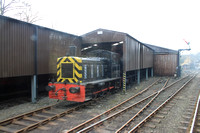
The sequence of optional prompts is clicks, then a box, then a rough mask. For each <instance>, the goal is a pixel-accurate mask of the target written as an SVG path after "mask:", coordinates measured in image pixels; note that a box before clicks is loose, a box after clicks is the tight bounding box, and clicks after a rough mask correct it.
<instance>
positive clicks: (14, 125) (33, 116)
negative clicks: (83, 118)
mask: <svg viewBox="0 0 200 133" xmlns="http://www.w3.org/2000/svg"><path fill="white" fill-rule="evenodd" d="M96 100H100V98H97V99H94V100H91V101H88V102H85V103H83V104H79V105H74V106H75V107H70V108H69V109H67V110H66V109H61V110H58V109H56V108H57V104H54V105H50V106H46V107H43V108H39V109H37V110H34V111H31V112H28V113H24V114H21V115H18V116H15V117H12V118H9V119H6V120H3V121H0V132H8V133H20V132H28V131H31V130H33V129H35V128H38V127H40V126H43V125H45V124H47V123H48V122H50V121H53V120H56V119H59V118H61V117H64V116H66V115H67V114H71V113H72V112H74V111H77V110H79V109H81V108H83V107H85V106H88V105H91V104H93V103H94V102H96ZM63 110H64V111H63Z"/></svg>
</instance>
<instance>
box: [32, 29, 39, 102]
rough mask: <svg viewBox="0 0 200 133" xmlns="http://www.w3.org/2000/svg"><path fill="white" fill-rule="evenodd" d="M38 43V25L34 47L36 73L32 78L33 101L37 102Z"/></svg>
mask: <svg viewBox="0 0 200 133" xmlns="http://www.w3.org/2000/svg"><path fill="white" fill-rule="evenodd" d="M37 45H38V27H36V28H35V38H34V47H35V56H34V57H35V58H34V68H35V70H34V71H35V74H34V75H33V77H32V80H31V96H32V98H31V99H32V103H36V98H37V65H38V64H37V62H38V60H37Z"/></svg>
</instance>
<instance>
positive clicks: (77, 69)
mask: <svg viewBox="0 0 200 133" xmlns="http://www.w3.org/2000/svg"><path fill="white" fill-rule="evenodd" d="M85 56H86V57H75V56H64V57H60V58H58V59H57V82H54V83H52V82H50V83H49V84H48V87H47V90H48V91H49V98H52V99H59V100H67V101H76V102H84V101H86V100H89V99H91V98H92V97H94V96H96V95H98V94H100V93H102V92H104V91H109V90H111V89H116V86H119V85H120V68H121V66H120V58H119V55H118V54H117V53H114V52H110V51H106V50H95V51H91V52H89V53H87V54H86V55H85Z"/></svg>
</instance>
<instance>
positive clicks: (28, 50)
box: [0, 17, 35, 78]
mask: <svg viewBox="0 0 200 133" xmlns="http://www.w3.org/2000/svg"><path fill="white" fill-rule="evenodd" d="M34 33H35V32H34V27H33V26H30V25H28V24H24V23H20V22H18V21H16V22H15V21H13V20H8V19H5V18H3V17H0V78H1V77H13V76H20V75H32V74H33V73H34V65H33V63H34V40H33V38H34Z"/></svg>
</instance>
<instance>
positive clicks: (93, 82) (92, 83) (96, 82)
mask: <svg viewBox="0 0 200 133" xmlns="http://www.w3.org/2000/svg"><path fill="white" fill-rule="evenodd" d="M118 79H121V78H120V77H118V78H109V79H101V80H95V81H91V82H85V83H81V84H80V85H88V84H90V85H94V84H98V83H103V82H109V81H113V80H118Z"/></svg>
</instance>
